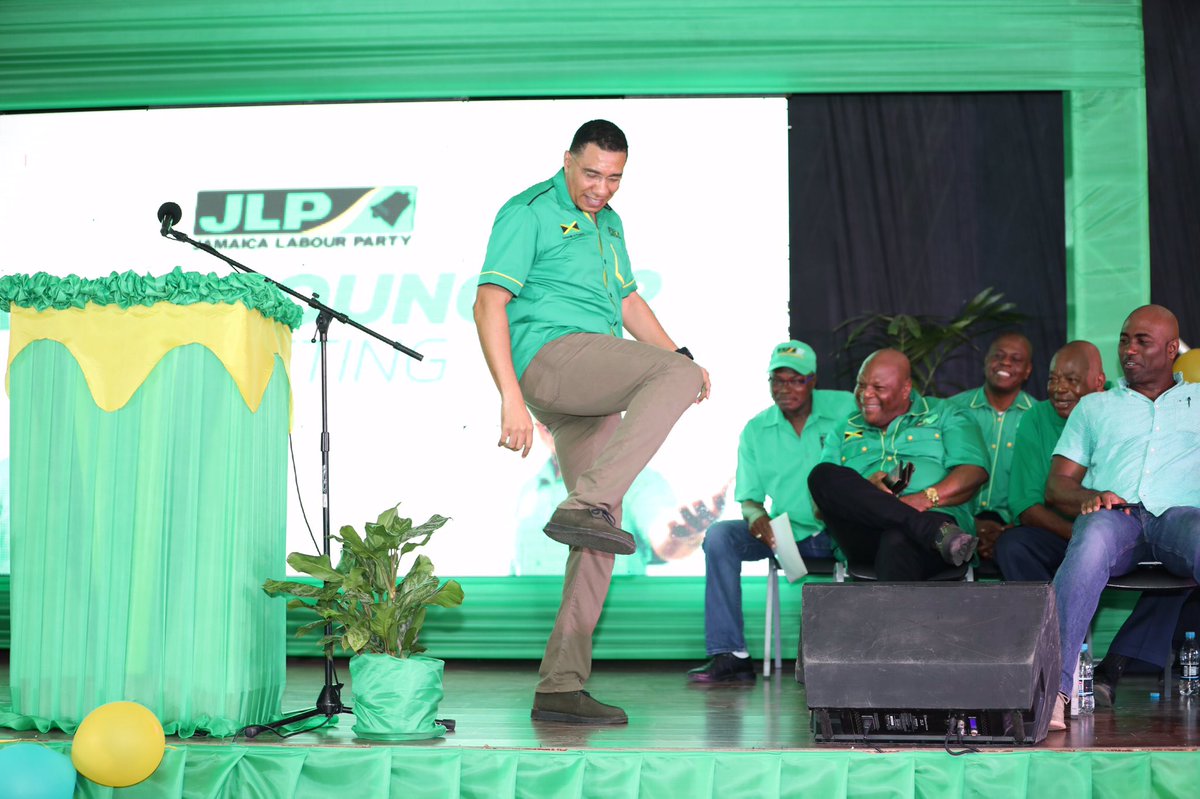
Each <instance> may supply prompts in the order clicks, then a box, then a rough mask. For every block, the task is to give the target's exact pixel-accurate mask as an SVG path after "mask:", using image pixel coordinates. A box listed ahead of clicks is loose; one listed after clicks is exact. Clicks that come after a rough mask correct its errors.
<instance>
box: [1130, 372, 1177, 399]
mask: <svg viewBox="0 0 1200 799" xmlns="http://www.w3.org/2000/svg"><path fill="white" fill-rule="evenodd" d="M1171 377H1173V378H1174V379H1175V385H1174V386H1171V388H1175V386H1178V385H1181V384H1183V383H1184V382H1185V381H1184V379H1183V372H1175V373H1173V374H1172V375H1171ZM1117 388H1121V389H1124V390H1125V391H1128V392H1129V393H1130V394H1137V395H1138V396H1139V397H1143V398H1145V399H1146V400H1149V397H1146V395H1145V394H1143V393H1142V392H1140V391H1134V390H1133V389H1132V388H1130V387H1129V381H1128V380H1126V379H1125V378H1123V377H1118V378H1117ZM1171 388H1168V389H1167V391H1170V390H1171ZM1165 393H1166V391H1164V392H1163V394H1165ZM1159 396H1160V397H1161V396H1162V394H1159Z"/></svg>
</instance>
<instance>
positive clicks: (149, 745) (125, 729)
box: [71, 702, 167, 788]
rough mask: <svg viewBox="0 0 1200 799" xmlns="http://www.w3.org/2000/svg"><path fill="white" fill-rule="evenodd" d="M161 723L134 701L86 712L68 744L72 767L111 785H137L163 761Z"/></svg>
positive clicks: (118, 786) (164, 746)
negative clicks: (71, 741) (73, 738)
mask: <svg viewBox="0 0 1200 799" xmlns="http://www.w3.org/2000/svg"><path fill="white" fill-rule="evenodd" d="M166 745H167V741H166V736H165V735H164V734H163V728H162V724H160V723H159V721H158V719H157V718H155V716H154V714H153V713H151V712H150V711H149V710H148V709H146V708H145V707H144V706H142V705H139V704H137V703H136V702H109V703H108V704H107V705H101V706H100V707H98V708H96V709H95V710H93V711H92V712H91V713H88V714H87V717H86V718H85V719H84V720H83V723H82V724H80V725H79V729H77V730H76V731H75V740H74V742H73V743H72V744H71V762H72V763H74V764H75V770H76V771H78V772H79V773H80V774H82V775H83V776H85V777H87V778H88V779H89V780H91V781H92V782H95V783H98V784H100V785H108V786H111V787H113V788H124V787H125V786H127V785H136V784H137V783H139V782H141V781H142V780H144V779H146V778H147V777H149V776H150V775H151V774H153V773H154V770H155V769H156V768H158V764H159V763H161V762H162V759H163V752H164V751H165V750H166Z"/></svg>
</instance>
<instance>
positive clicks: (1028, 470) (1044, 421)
mask: <svg viewBox="0 0 1200 799" xmlns="http://www.w3.org/2000/svg"><path fill="white" fill-rule="evenodd" d="M1066 425H1067V420H1066V419H1064V418H1062V417H1061V416H1059V415H1058V413H1057V412H1056V411H1055V410H1054V405H1053V404H1052V403H1051V402H1050V400H1042V401H1041V402H1035V403H1033V407H1032V408H1030V409H1029V410H1028V411H1026V412H1025V415H1024V416H1022V417H1021V424H1020V426H1019V427H1017V443H1016V446H1015V447H1013V459H1012V476H1011V477H1010V478H1009V481H1008V507H1009V509H1010V510H1011V511H1012V516H1013V518H1012V521H1013V522H1016V521H1017V520H1018V519H1019V518H1020V516H1021V514H1022V513H1024V512H1025V511H1027V510H1029V509H1030V508H1032V507H1033V506H1034V505H1045V504H1046V480H1047V479H1048V478H1049V477H1050V459H1051V457H1052V456H1053V455H1054V446H1055V445H1056V444H1057V443H1058V437H1059V436H1061V435H1062V431H1063V428H1064V427H1066ZM1047 507H1049V506H1048V505H1047ZM1063 518H1067V517H1065V516H1064V517H1063Z"/></svg>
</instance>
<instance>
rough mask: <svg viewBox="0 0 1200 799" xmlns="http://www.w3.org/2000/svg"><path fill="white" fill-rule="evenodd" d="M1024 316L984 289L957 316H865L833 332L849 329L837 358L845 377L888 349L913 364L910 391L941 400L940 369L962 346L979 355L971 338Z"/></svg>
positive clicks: (1019, 320) (848, 321) (992, 331)
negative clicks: (869, 358)
mask: <svg viewBox="0 0 1200 799" xmlns="http://www.w3.org/2000/svg"><path fill="white" fill-rule="evenodd" d="M1025 318H1026V316H1025V314H1023V313H1021V312H1020V311H1018V310H1017V307H1016V305H1014V304H1013V303H1011V302H1005V301H1004V295H1003V294H1002V293H1000V292H998V291H996V290H995V289H993V288H992V287H990V286H989V287H988V288H985V289H984V290H983V291H981V292H979V293H978V294H976V295H975V296H974V297H973V298H971V300H970V301H969V302H967V303H966V304H965V305H963V307H962V310H960V311H959V312H958V314H957V315H956V316H952V317H950V318H948V319H947V318H944V317H940V316H933V315H930V314H904V313H897V314H884V313H868V314H860V315H859V316H855V317H852V318H850V319H847V320H846V321H845V322H842V323H841V324H840V325H838V326H837V327H836V328H834V330H835V331H841V330H848V331H849V333H848V334H847V336H846V341H845V343H843V344H842V346H841V347H839V348H838V353H837V355H838V358H839V360H841V362H842V367H841V368H842V369H843V370H844V371H845V372H851V371H852V372H857V370H858V367H859V365H860V364H861V363H862V361H863V359H864V358H866V356H867V355H870V354H871V353H872V352H874V351H875V350H878V349H884V348H887V347H890V348H892V349H897V350H900V351H901V352H903V353H904V354H905V355H907V356H908V360H909V361H910V362H911V363H912V381H913V388H915V389H916V390H917V391H918V392H919V393H921V394H927V395H930V396H942V391H941V387H940V386H939V385H938V381H937V372H938V369H939V368H940V367H941V366H942V364H944V363H945V362H946V361H947V360H949V359H950V358H952V357H954V356H955V355H956V354H957V353H958V352H959V350H961V349H962V348H963V347H969V348H971V349H972V350H974V351H978V350H979V347H978V346H976V344H975V339H977V338H979V337H981V336H986V335H987V334H989V333H995V332H998V331H999V330H1002V329H1004V328H1008V327H1011V326H1012V325H1014V324H1017V323H1019V322H1021V321H1023V320H1024V319H1025Z"/></svg>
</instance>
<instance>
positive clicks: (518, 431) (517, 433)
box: [497, 400, 533, 458]
mask: <svg viewBox="0 0 1200 799" xmlns="http://www.w3.org/2000/svg"><path fill="white" fill-rule="evenodd" d="M497 446H500V447H505V448H507V449H511V450H512V451H513V452H517V451H518V450H519V451H520V452H521V457H522V458H524V457H525V456H526V455H528V454H529V448H530V447H532V446H533V417H532V416H530V415H529V409H528V408H526V407H525V403H524V402H517V401H508V400H504V401H501V403H500V441H499V442H498V443H497Z"/></svg>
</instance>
